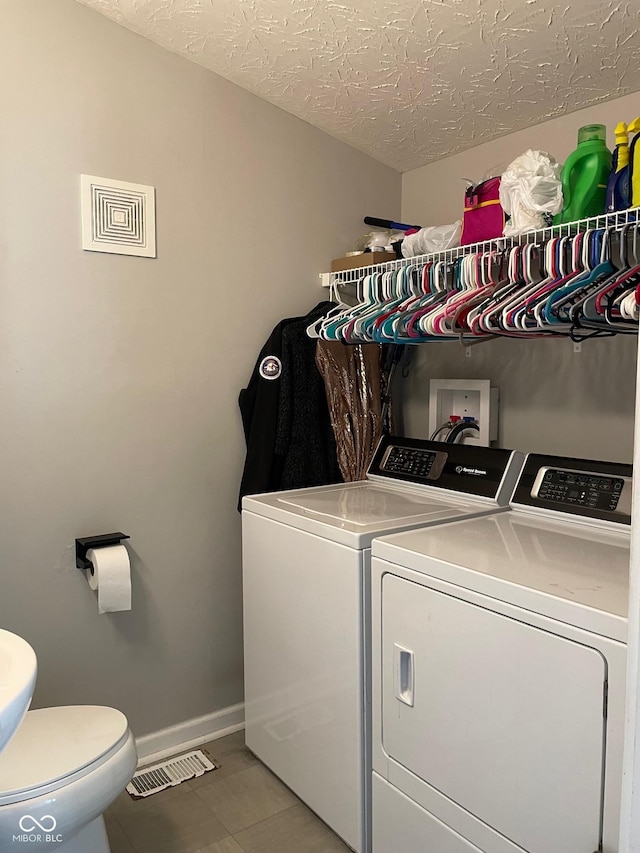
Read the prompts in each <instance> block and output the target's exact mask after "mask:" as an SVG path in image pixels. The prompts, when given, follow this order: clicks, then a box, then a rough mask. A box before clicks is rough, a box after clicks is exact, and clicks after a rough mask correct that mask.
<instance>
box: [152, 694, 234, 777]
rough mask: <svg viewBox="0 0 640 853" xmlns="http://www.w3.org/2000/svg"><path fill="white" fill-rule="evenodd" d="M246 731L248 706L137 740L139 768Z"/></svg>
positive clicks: (205, 717) (195, 719)
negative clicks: (246, 710) (234, 733)
mask: <svg viewBox="0 0 640 853" xmlns="http://www.w3.org/2000/svg"><path fill="white" fill-rule="evenodd" d="M243 728H244V702H241V703H240V704H238V705H229V707H228V708H222V709H221V710H220V711H214V712H213V713H212V714H205V715H204V717H195V718H194V719H193V720H185V721H184V722H183V723H178V724H177V725H175V726H169V727H168V728H166V729H160V730H159V731H157V732H150V733H149V734H147V735H142V737H139V738H136V748H137V750H138V759H139V761H138V766H142V765H144V764H151V763H152V762H153V761H160V760H162V759H163V758H167V756H169V755H175V754H176V753H178V752H184V751H185V750H187V749H194V748H195V747H197V746H200V745H201V744H203V743H206V742H207V741H209V740H216V739H217V738H220V737H224V736H225V735H230V734H233V732H238V731H240V729H243Z"/></svg>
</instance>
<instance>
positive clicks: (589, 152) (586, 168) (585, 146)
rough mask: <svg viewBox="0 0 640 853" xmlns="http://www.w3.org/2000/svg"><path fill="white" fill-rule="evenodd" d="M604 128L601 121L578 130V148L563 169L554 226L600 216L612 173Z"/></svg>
mask: <svg viewBox="0 0 640 853" xmlns="http://www.w3.org/2000/svg"><path fill="white" fill-rule="evenodd" d="M606 140H607V129H606V127H605V126H604V125H603V124H587V125H585V126H584V127H581V128H580V129H579V130H578V147H577V148H576V150H575V151H574V152H573V153H572V154H570V155H569V157H568V158H567V161H566V163H565V164H564V166H563V168H562V194H563V198H564V203H563V207H562V211H561V212H560V213H559V214H558V215H557V216H555V217H554V220H553V222H554V225H560V224H561V223H564V222H574V221H575V220H576V219H586V218H587V217H588V216H599V215H600V214H602V213H604V210H605V206H606V200H607V181H608V179H609V173H610V172H611V152H610V151H609V149H608V148H607V143H606Z"/></svg>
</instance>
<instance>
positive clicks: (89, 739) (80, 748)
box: [0, 705, 128, 797]
mask: <svg viewBox="0 0 640 853" xmlns="http://www.w3.org/2000/svg"><path fill="white" fill-rule="evenodd" d="M127 729H128V723H127V718H126V717H125V716H124V714H122V713H120V711H116V710H115V709H114V708H104V707H101V706H98V705H77V706H62V707H59V708H42V709H41V710H38V711H29V712H28V713H27V715H26V716H25V718H24V720H23V722H22V724H21V726H20V728H19V729H18V731H17V732H16V733H15V735H14V736H13V738H12V739H11V741H10V743H9V744H8V746H7V748H6V749H5V750H4V751H3V753H2V755H0V793H1V794H2V796H3V797H5V796H11V795H12V794H20V792H22V791H24V792H27V791H31V790H33V789H34V788H40V787H42V786H43V785H50V784H51V783H52V782H56V781H61V780H63V779H65V778H66V777H67V776H70V775H71V774H73V773H77V772H78V771H79V770H82V769H83V768H84V767H87V766H88V765H89V764H93V763H94V762H95V761H97V760H98V759H99V758H101V757H102V756H103V755H104V754H105V753H107V752H109V750H111V749H113V747H114V746H116V744H118V742H119V741H120V740H122V738H123V737H124V735H125V734H126V732H127Z"/></svg>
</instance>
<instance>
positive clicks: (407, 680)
mask: <svg viewBox="0 0 640 853" xmlns="http://www.w3.org/2000/svg"><path fill="white" fill-rule="evenodd" d="M393 670H394V679H393V680H394V686H395V696H396V699H397V700H398V702H403V703H404V704H405V705H408V706H409V707H410V708H413V688H414V669H413V652H412V651H410V650H409V649H405V648H403V647H402V646H399V645H398V644H397V643H394V644H393Z"/></svg>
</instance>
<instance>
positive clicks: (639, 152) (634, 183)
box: [627, 116, 640, 207]
mask: <svg viewBox="0 0 640 853" xmlns="http://www.w3.org/2000/svg"><path fill="white" fill-rule="evenodd" d="M627 130H628V131H629V133H634V134H635V136H634V137H633V139H632V140H631V145H630V146H629V204H630V206H631V207H640V148H639V147H638V140H639V139H640V133H638V131H640V116H639V117H638V118H634V120H633V121H632V122H631V124H630V125H629V127H628V128H627Z"/></svg>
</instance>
